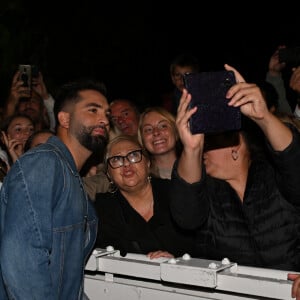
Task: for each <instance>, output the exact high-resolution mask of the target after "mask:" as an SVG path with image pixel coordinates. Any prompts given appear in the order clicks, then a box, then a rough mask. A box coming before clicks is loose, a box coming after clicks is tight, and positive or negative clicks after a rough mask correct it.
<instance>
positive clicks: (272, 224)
mask: <svg viewBox="0 0 300 300" xmlns="http://www.w3.org/2000/svg"><path fill="white" fill-rule="evenodd" d="M269 153H270V158H272V159H273V162H274V164H270V163H269V162H268V161H264V160H255V161H253V162H252V164H251V167H250V169H249V174H248V179H247V185H246V190H245V195H244V200H243V202H241V201H240V199H239V197H238V196H237V194H236V192H235V191H234V190H233V189H232V187H231V186H230V185H229V184H228V183H227V182H225V181H224V180H218V179H215V178H212V177H209V176H207V175H205V174H204V176H203V178H202V180H201V181H200V182H198V183H195V184H188V183H187V182H185V181H184V180H183V179H182V178H179V176H178V173H177V163H175V167H174V170H173V174H172V180H171V184H172V189H171V194H172V197H171V198H172V202H171V211H172V214H173V217H174V218H175V219H176V221H177V223H178V224H179V225H180V226H181V227H182V228H185V229H188V228H190V229H195V228H198V246H199V253H198V256H200V257H204V258H208V259H216V260H221V259H223V258H224V257H227V258H229V259H230V260H231V261H233V262H237V263H238V264H240V265H249V266H256V267H265V268H274V269H283V270H295V271H300V251H299V250H300V249H299V245H300V244H299V242H300V241H299V238H300V236H299V233H300V232H299V224H300V215H299V213H300V212H299V208H300V176H299V174H300V173H299V172H300V140H299V134H298V133H296V132H294V138H293V141H292V143H291V145H289V147H288V148H287V149H285V151H282V152H274V151H272V149H271V148H270V147H269ZM204 173H205V170H204Z"/></svg>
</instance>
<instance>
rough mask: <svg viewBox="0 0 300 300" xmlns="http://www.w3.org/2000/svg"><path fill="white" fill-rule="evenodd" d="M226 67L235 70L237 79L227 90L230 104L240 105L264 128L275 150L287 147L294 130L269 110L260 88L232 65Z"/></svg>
mask: <svg viewBox="0 0 300 300" xmlns="http://www.w3.org/2000/svg"><path fill="white" fill-rule="evenodd" d="M225 69H226V70H231V71H233V72H234V73H235V77H236V81H237V84H235V85H234V86H232V87H231V88H230V89H229V90H228V92H227V95H226V97H227V98H228V99H230V101H229V103H228V105H231V106H234V107H240V109H241V112H242V113H243V114H244V115H245V116H246V117H248V118H250V119H252V120H253V121H254V122H255V123H256V124H257V125H258V126H259V127H260V128H261V129H262V131H263V132H264V134H265V136H266V138H267V139H268V141H269V143H270V144H271V146H272V148H273V149H274V150H275V151H283V150H284V149H286V148H287V146H288V145H290V143H291V142H292V138H293V135H292V131H291V130H290V129H289V128H288V127H287V126H286V125H285V124H284V123H283V122H282V121H281V120H280V119H278V118H277V117H276V116H275V115H274V114H272V113H271V112H270V111H269V110H268V108H267V105H266V102H265V100H264V97H263V95H262V92H261V90H260V88H259V87H258V86H257V85H256V84H250V83H246V82H244V78H243V77H242V76H241V75H240V73H239V72H238V71H237V70H236V69H234V68H232V67H231V66H229V65H225Z"/></svg>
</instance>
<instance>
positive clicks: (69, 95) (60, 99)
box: [53, 78, 107, 125]
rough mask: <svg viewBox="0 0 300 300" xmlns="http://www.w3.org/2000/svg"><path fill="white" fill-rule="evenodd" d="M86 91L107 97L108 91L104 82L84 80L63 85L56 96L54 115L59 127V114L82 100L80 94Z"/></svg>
mask: <svg viewBox="0 0 300 300" xmlns="http://www.w3.org/2000/svg"><path fill="white" fill-rule="evenodd" d="M85 90H95V91H98V92H99V93H101V94H102V95H103V96H105V97H106V94H107V89H106V86H105V84H104V83H103V82H100V81H97V80H94V79H90V78H84V79H78V80H76V81H71V82H68V83H65V84H63V85H62V86H61V87H60V88H59V90H58V91H57V94H56V95H55V104H54V109H53V110H54V115H55V120H56V124H57V125H58V124H59V122H58V117H57V116H58V113H59V112H60V111H63V110H64V109H65V107H66V106H67V105H68V104H70V103H77V102H79V101H80V100H81V98H80V96H79V93H80V92H81V91H85Z"/></svg>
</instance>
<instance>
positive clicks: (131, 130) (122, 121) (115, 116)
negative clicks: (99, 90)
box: [110, 100, 139, 135]
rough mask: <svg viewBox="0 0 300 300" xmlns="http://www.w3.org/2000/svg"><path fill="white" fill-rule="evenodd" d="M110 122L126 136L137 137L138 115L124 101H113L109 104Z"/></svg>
mask: <svg viewBox="0 0 300 300" xmlns="http://www.w3.org/2000/svg"><path fill="white" fill-rule="evenodd" d="M110 109H111V120H112V123H113V124H114V126H116V127H117V129H118V130H119V131H120V132H121V133H123V134H128V135H137V132H138V123H139V114H138V112H137V111H136V109H135V108H134V107H132V105H131V104H130V103H128V102H127V101H126V100H115V101H113V102H112V103H111V104H110Z"/></svg>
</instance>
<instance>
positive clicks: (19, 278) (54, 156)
mask: <svg viewBox="0 0 300 300" xmlns="http://www.w3.org/2000/svg"><path fill="white" fill-rule="evenodd" d="M0 200H1V203H0V213H1V214H0V217H1V219H0V221H1V232H0V234H1V236H0V237H1V240H0V247H1V248H0V265H1V270H2V272H1V274H2V279H3V281H2V284H1V280H0V299H7V298H8V299H22V300H24V299H25V300H26V299H38V300H40V299H43V300H46V299H63V300H65V299H71V300H76V299H82V297H83V282H84V280H83V279H84V266H85V263H86V260H87V258H88V255H89V254H90V251H91V250H92V247H93V246H94V242H95V238H96V233H97V232H96V230H97V221H98V220H97V217H96V214H95V211H94V208H93V206H92V204H91V203H90V202H89V200H88V198H87V195H86V192H85V190H84V187H83V184H82V181H81V178H80V175H79V173H78V171H77V169H76V166H75V162H74V160H73V157H72V155H71V153H70V152H69V150H68V149H67V148H66V146H65V145H64V144H63V143H62V142H61V141H60V140H59V139H58V138H57V137H56V136H54V137H51V138H50V139H49V140H48V142H47V143H45V144H42V145H40V146H38V147H35V148H33V149H32V150H29V151H28V152H26V153H25V154H24V155H23V156H22V157H20V158H19V160H17V161H16V162H15V163H14V165H13V166H12V168H11V170H10V171H9V173H8V175H7V176H6V178H5V180H4V182H3V185H2V188H1V191H0ZM3 283H4V285H5V290H6V291H5V290H4V288H3ZM1 285H2V286H1Z"/></svg>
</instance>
